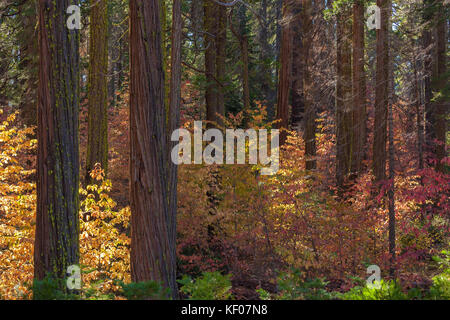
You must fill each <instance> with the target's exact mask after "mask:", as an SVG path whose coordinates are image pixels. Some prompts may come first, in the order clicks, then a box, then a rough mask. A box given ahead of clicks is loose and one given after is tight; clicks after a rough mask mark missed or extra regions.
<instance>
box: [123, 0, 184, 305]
mask: <svg viewBox="0 0 450 320" xmlns="http://www.w3.org/2000/svg"><path fill="white" fill-rule="evenodd" d="M129 12H130V149H131V152H130V153H131V159H130V184H131V188H130V204H131V212H132V214H131V259H130V263H131V278H132V281H134V282H142V281H149V280H153V281H157V282H160V283H162V285H163V286H164V287H166V288H169V289H170V290H171V295H172V297H174V298H176V296H177V285H176V281H175V276H176V265H175V254H176V252H175V249H176V248H175V246H174V243H173V239H174V235H173V234H172V233H173V232H174V225H173V221H175V217H173V216H171V215H172V213H171V212H170V211H169V201H168V194H167V192H168V191H167V188H168V181H167V180H168V178H167V177H166V174H167V170H168V169H167V161H168V159H167V154H168V153H167V150H166V146H167V139H166V138H167V137H166V125H165V121H166V110H165V103H164V99H165V93H164V91H165V81H164V70H163V55H162V48H161V20H160V7H159V0H145V1H144V0H130V8H129Z"/></svg>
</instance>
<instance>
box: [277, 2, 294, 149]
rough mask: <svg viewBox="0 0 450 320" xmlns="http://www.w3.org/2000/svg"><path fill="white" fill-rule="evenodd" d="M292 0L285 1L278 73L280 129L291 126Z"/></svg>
mask: <svg viewBox="0 0 450 320" xmlns="http://www.w3.org/2000/svg"><path fill="white" fill-rule="evenodd" d="M291 5H292V3H291V0H283V14H282V16H283V19H282V22H281V49H280V70H279V72H278V93H277V94H278V96H277V117H276V119H277V120H278V121H279V122H278V127H279V128H284V129H288V126H289V89H290V76H291V64H292V35H291V20H290V19H291V8H292V6H291ZM286 137H287V134H286V132H285V131H281V133H280V145H283V144H284V143H285V142H286Z"/></svg>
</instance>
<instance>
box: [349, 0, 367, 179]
mask: <svg viewBox="0 0 450 320" xmlns="http://www.w3.org/2000/svg"><path fill="white" fill-rule="evenodd" d="M364 21H365V20H364V2H363V1H362V0H355V1H354V3H353V66H352V68H353V119H352V120H353V126H352V130H353V133H352V137H353V148H352V158H353V160H352V168H351V172H352V173H353V175H357V174H358V173H359V172H361V170H362V161H363V159H364V148H365V143H366V77H365V73H364Z"/></svg>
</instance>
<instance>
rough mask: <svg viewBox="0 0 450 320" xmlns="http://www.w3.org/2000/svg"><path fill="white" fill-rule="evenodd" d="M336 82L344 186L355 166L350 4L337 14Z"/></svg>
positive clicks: (338, 175) (340, 181) (340, 169)
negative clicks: (353, 164) (353, 161)
mask: <svg viewBox="0 0 450 320" xmlns="http://www.w3.org/2000/svg"><path fill="white" fill-rule="evenodd" d="M336 28H337V30H336V34H337V56H336V64H337V82H336V144H337V146H336V147H337V151H336V180H337V183H338V185H339V186H341V187H342V186H343V184H344V181H345V179H346V178H347V177H348V174H349V173H350V170H351V168H352V160H353V159H352V148H353V147H354V145H353V128H352V126H353V98H352V47H351V44H352V24H351V9H350V7H349V6H344V7H343V8H341V12H339V14H338V16H337V27H336Z"/></svg>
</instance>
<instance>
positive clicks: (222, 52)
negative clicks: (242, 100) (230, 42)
mask: <svg viewBox="0 0 450 320" xmlns="http://www.w3.org/2000/svg"><path fill="white" fill-rule="evenodd" d="M216 10H217V16H216V17H217V30H216V50H217V51H216V79H217V80H218V81H220V83H221V84H216V85H217V113H218V114H219V115H221V116H225V91H224V89H225V88H224V86H223V83H224V80H225V77H226V75H225V73H226V68H225V58H226V46H227V8H226V7H224V6H217V8H216ZM217 122H218V124H219V125H223V120H222V119H221V118H220V117H219V118H218V119H217Z"/></svg>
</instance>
